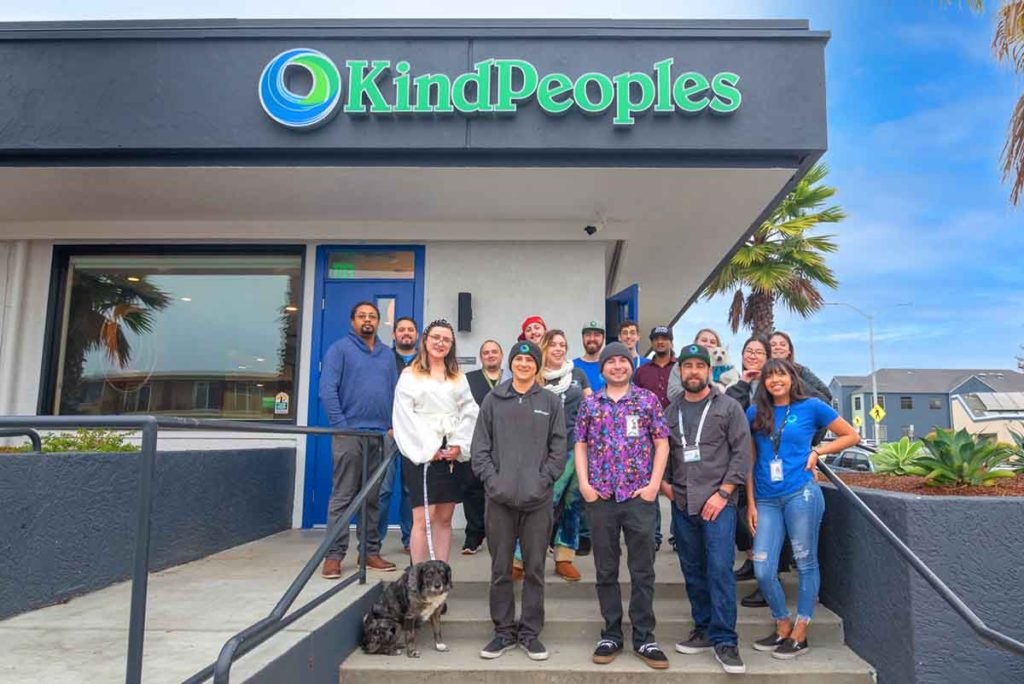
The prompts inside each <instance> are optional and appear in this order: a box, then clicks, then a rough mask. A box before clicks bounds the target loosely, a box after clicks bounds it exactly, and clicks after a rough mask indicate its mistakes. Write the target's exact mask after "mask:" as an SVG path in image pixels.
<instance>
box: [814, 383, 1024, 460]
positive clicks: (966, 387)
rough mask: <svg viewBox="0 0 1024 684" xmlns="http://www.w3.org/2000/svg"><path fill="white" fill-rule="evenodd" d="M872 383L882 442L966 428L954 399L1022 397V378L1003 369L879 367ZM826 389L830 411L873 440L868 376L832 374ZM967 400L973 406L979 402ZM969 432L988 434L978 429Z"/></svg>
mask: <svg viewBox="0 0 1024 684" xmlns="http://www.w3.org/2000/svg"><path fill="white" fill-rule="evenodd" d="M875 379H876V382H877V385H878V403H879V404H880V405H881V407H882V408H883V409H884V410H885V417H884V418H883V419H882V421H881V423H879V430H878V439H879V441H881V442H885V441H889V440H896V439H899V438H900V437H903V436H904V435H906V436H908V437H911V438H915V437H923V436H925V435H927V434H928V433H929V432H931V431H932V430H934V429H935V428H946V429H948V428H952V427H968V424H967V420H966V416H965V415H962V414H960V413H958V412H957V411H958V410H959V409H954V407H953V404H954V403H955V402H957V399H956V397H967V396H969V395H984V394H991V393H1007V392H1024V373H1021V372H1018V371H1015V370H1006V369H962V368H882V369H879V370H878V371H877V372H876V374H875ZM829 389H830V390H831V392H832V396H833V397H834V399H833V407H834V408H835V409H836V410H837V411H839V413H840V415H842V416H843V418H845V419H846V420H848V421H850V422H851V423H854V424H856V423H858V422H859V423H861V425H860V427H859V428H858V429H859V430H860V433H861V434H862V435H863V436H864V437H872V436H873V431H872V428H871V423H872V419H871V417H870V415H869V412H870V411H871V407H872V405H873V404H872V387H871V376H870V375H863V376H849V375H837V376H835V377H833V378H832V382H831V383H830V384H829ZM972 401H974V402H975V405H977V404H978V401H980V400H972ZM959 408H960V409H962V408H963V405H962V404H961V405H960V407H959ZM858 418H859V419H860V420H859V421H858V420H857V419H858ZM958 418H960V419H961V421H960V422H958V420H957V419H958ZM961 423H962V424H961ZM968 429H969V430H970V431H971V432H982V433H989V432H992V430H991V429H988V428H986V429H979V428H978V427H977V426H975V427H973V428H971V427H968Z"/></svg>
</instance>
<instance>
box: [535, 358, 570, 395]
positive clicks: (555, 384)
mask: <svg viewBox="0 0 1024 684" xmlns="http://www.w3.org/2000/svg"><path fill="white" fill-rule="evenodd" d="M572 369H573V364H572V361H566V362H565V363H563V364H562V367H561V368H559V369H557V370H549V369H548V368H545V369H544V370H542V371H541V372H542V373H543V374H544V389H547V390H551V391H552V392H554V393H555V394H558V395H562V394H565V391H566V390H567V389H569V385H571V384H572Z"/></svg>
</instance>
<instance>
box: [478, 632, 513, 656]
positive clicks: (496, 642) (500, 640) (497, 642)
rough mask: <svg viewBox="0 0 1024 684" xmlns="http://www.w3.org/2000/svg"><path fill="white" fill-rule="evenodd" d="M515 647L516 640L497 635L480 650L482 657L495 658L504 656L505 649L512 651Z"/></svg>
mask: <svg viewBox="0 0 1024 684" xmlns="http://www.w3.org/2000/svg"><path fill="white" fill-rule="evenodd" d="M515 647H516V642H514V641H511V640H509V639H505V637H500V636H495V637H494V638H493V639H491V643H489V644H487V645H486V646H484V647H483V650H481V651H480V657H481V658H486V659H487V660H494V659H495V658H500V657H501V656H503V655H504V654H505V651H511V650H512V649H513V648H515Z"/></svg>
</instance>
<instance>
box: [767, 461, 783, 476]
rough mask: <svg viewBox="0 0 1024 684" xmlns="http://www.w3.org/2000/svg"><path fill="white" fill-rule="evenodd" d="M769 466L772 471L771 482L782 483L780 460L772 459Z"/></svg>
mask: <svg viewBox="0 0 1024 684" xmlns="http://www.w3.org/2000/svg"><path fill="white" fill-rule="evenodd" d="M769 465H770V467H771V471H772V482H782V459H778V458H775V459H772V462H771V463H770V464H769Z"/></svg>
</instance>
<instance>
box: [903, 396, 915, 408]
mask: <svg viewBox="0 0 1024 684" xmlns="http://www.w3.org/2000/svg"><path fill="white" fill-rule="evenodd" d="M900 408H901V409H903V410H909V409H912V408H914V398H913V397H900Z"/></svg>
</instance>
